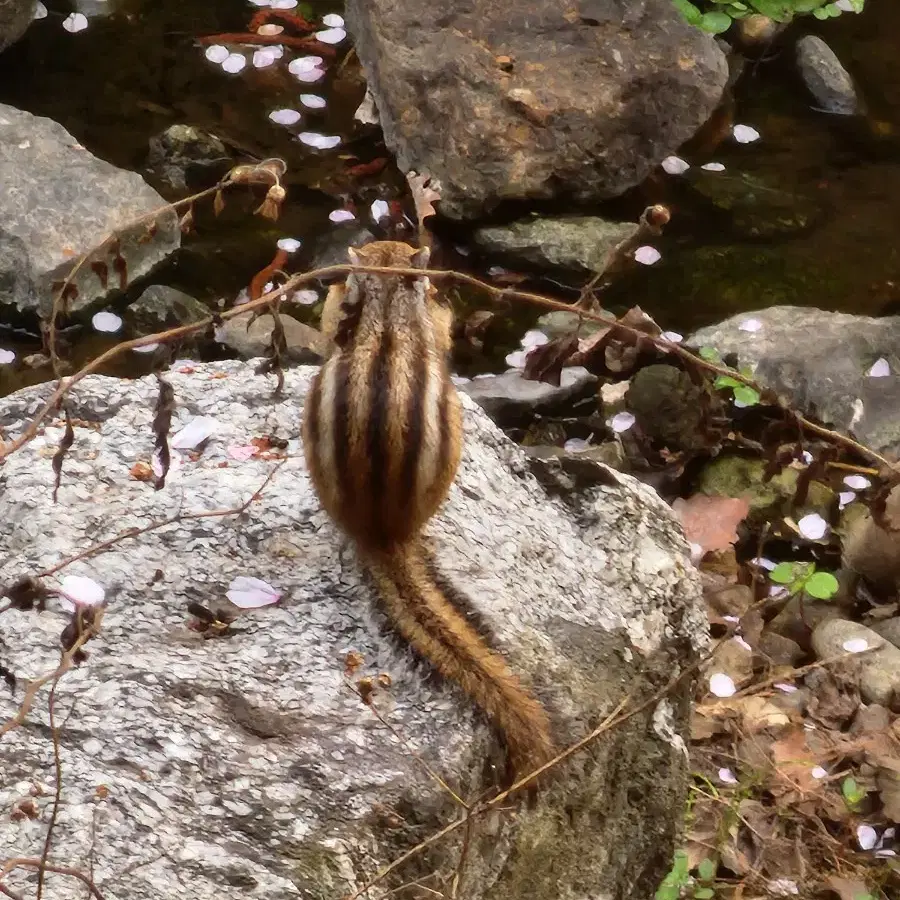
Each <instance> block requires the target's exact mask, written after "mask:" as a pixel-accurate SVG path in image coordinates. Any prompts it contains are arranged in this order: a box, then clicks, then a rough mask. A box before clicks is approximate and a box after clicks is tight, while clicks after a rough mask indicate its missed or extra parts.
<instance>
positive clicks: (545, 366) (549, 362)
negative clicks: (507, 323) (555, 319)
mask: <svg viewBox="0 0 900 900" xmlns="http://www.w3.org/2000/svg"><path fill="white" fill-rule="evenodd" d="M577 349H578V338H577V336H576V335H574V334H567V335H564V336H563V337H559V338H555V339H554V340H552V341H548V342H547V343H546V344H543V345H542V346H540V347H535V348H534V349H533V350H532V351H531V352H530V353H529V354H528V356H527V357H525V370H524V372H523V373H522V375H523V377H524V378H527V379H529V380H530V381H544V382H546V383H547V384H552V385H555V386H556V387H559V382H560V378H561V376H562V369H563V366H564V365H565V364H566V362H567V361H568V360H569V359H570V357H571V356H572V354H573V353H574V352H575V351H576V350H577Z"/></svg>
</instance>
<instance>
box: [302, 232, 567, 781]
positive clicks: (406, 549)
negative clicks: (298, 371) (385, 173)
mask: <svg viewBox="0 0 900 900" xmlns="http://www.w3.org/2000/svg"><path fill="white" fill-rule="evenodd" d="M348 253H349V256H350V261H351V262H352V263H353V264H354V265H365V266H377V267H385V268H387V267H391V268H405V269H409V268H424V267H425V265H427V261H428V257H429V252H428V250H427V248H423V249H421V250H416V249H415V248H413V247H411V246H409V245H408V244H404V243H400V242H397V241H377V242H374V243H371V244H368V245H365V246H363V247H361V248H359V249H356V250H354V249H353V248H351V249H350V250H349V251H348ZM452 324H453V313H452V310H451V309H450V307H449V306H448V305H447V304H445V303H443V302H442V301H441V300H440V298H439V296H438V293H437V291H436V290H435V288H434V287H433V285H432V284H431V283H430V282H429V280H428V278H426V277H424V276H423V277H419V278H416V277H413V276H409V275H398V276H396V277H394V276H387V275H384V274H376V273H365V272H352V273H350V275H349V276H348V277H347V280H346V283H345V284H343V285H335V286H333V287H332V288H331V289H330V290H329V292H328V297H327V299H326V302H325V307H324V310H323V312H322V330H323V331H324V332H325V333H326V335H327V336H328V337H330V338H332V339H333V342H334V346H333V350H332V352H331V355H330V356H329V358H328V359H327V360H326V361H325V363H324V364H323V365H322V367H321V369H320V370H319V372H318V373H317V374H316V376H315V378H314V379H313V382H312V385H311V387H310V390H309V393H308V395H307V397H306V401H305V405H304V416H303V447H304V453H305V455H306V461H307V466H308V468H309V472H310V475H311V477H312V481H313V486H314V487H315V490H316V493H317V494H318V496H319V498H320V500H321V502H322V505H323V506H324V507H325V510H326V511H327V512H328V514H329V515H330V516H331V518H332V519H333V520H334V521H335V522H336V523H337V525H338V526H339V527H340V528H341V529H342V530H343V531H344V532H345V533H346V534H348V535H349V536H350V537H351V538H352V539H353V540H354V542H355V543H356V546H357V548H358V551H359V554H360V558H361V560H362V562H363V564H364V565H365V566H366V568H368V570H369V571H370V572H371V574H372V576H373V578H374V581H375V586H376V588H377V591H378V593H379V595H380V599H381V601H382V603H383V606H384V609H385V611H386V613H387V616H388V619H389V620H390V622H391V624H392V626H393V627H394V628H395V629H396V631H397V632H399V634H400V635H401V636H402V637H403V639H404V640H406V641H407V642H408V643H409V644H410V645H411V647H412V648H413V649H414V650H415V651H416V652H417V653H418V654H419V655H420V656H422V657H424V658H425V659H426V660H428V662H430V663H431V665H432V666H433V667H434V668H435V669H436V670H437V671H438V672H439V673H440V674H441V675H442V676H444V677H445V678H448V679H450V680H452V681H454V682H456V683H457V684H458V685H459V686H460V687H462V689H463V690H464V691H465V692H466V693H467V694H468V696H469V697H470V698H471V699H472V700H473V701H474V702H475V704H476V705H477V706H478V707H480V709H481V710H482V711H483V712H484V713H486V714H487V716H488V717H489V718H490V719H491V720H492V722H493V723H494V725H495V726H496V728H497V729H498V731H499V732H500V734H501V736H502V737H503V739H504V741H505V744H506V749H507V756H508V763H509V771H508V773H507V774H508V776H509V777H511V778H512V779H514V780H515V779H517V778H519V777H521V776H523V775H525V774H527V773H528V772H530V771H532V770H533V769H535V768H537V767H539V766H540V765H542V764H544V763H545V762H547V761H548V760H549V759H550V758H552V756H553V742H552V740H551V737H550V724H549V720H548V718H547V714H546V712H545V711H544V709H543V707H542V706H541V705H540V703H539V702H538V701H537V700H536V699H535V698H534V697H533V696H532V695H531V694H530V693H529V692H528V691H527V690H526V689H525V688H524V687H523V686H522V685H521V684H520V683H519V681H518V679H517V678H516V676H515V675H513V673H512V672H511V671H510V669H509V667H508V665H507V664H506V661H505V660H504V659H503V657H502V656H500V655H499V654H498V653H496V652H495V651H493V650H492V649H490V648H489V647H488V646H487V644H486V643H485V642H484V641H483V640H482V638H481V636H480V635H479V634H478V632H477V631H476V630H475V629H474V628H473V627H472V626H471V625H470V624H469V623H468V622H467V621H466V618H465V617H464V615H463V614H462V613H461V612H460V611H459V610H458V609H457V608H456V607H455V606H454V605H453V603H452V601H451V600H450V599H449V598H448V596H447V593H446V592H445V590H443V589H442V588H441V587H440V586H439V585H438V582H437V581H436V580H435V577H434V574H433V570H432V565H431V560H430V556H429V553H428V550H427V547H426V544H425V542H424V541H423V538H422V536H421V532H422V528H423V526H424V525H425V523H426V522H427V521H428V520H429V519H430V518H431V517H432V515H434V513H435V511H436V510H437V509H438V507H440V505H441V504H442V503H443V502H444V500H445V499H446V497H447V493H448V492H449V490H450V485H451V483H452V482H453V479H454V477H455V475H456V470H457V467H458V465H459V461H460V456H461V452H462V405H461V403H460V400H459V397H458V395H457V393H456V388H455V386H454V384H453V382H452V380H451V378H450V371H449V365H448V357H449V352H450V346H451V329H452Z"/></svg>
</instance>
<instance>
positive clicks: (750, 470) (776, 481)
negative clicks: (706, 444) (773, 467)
mask: <svg viewBox="0 0 900 900" xmlns="http://www.w3.org/2000/svg"><path fill="white" fill-rule="evenodd" d="M765 468H766V463H765V461H764V460H761V459H753V458H751V457H747V456H720V457H719V458H718V459H714V460H712V461H711V462H710V463H709V464H708V465H706V466H705V467H704V469H703V471H702V472H701V473H700V477H699V479H698V482H697V490H698V491H700V492H701V493H703V494H710V495H714V496H721V497H744V498H745V499H746V500H747V502H748V503H749V504H750V512H749V515H748V517H747V520H748V522H749V523H750V524H751V525H753V524H761V523H763V522H765V521H768V520H769V519H772V518H777V517H779V516H783V515H787V514H789V513H790V514H792V515H793V517H794V518H795V519H796V518H797V517H799V516H803V515H806V514H807V513H813V512H817V513H819V514H820V515H823V516H824V515H825V513H826V512H827V510H828V507H829V505H830V504H831V500H832V497H833V496H834V494H833V492H832V491H831V490H830V489H829V488H827V487H825V485H823V484H820V483H819V482H817V481H813V482H812V483H811V484H810V486H809V491H808V492H807V497H806V502H805V503H804V504H803V506H802V507H800V509H797V510H793V511H792V510H791V501H792V499H793V497H794V494H795V493H796V490H797V481H798V479H799V478H800V471H799V470H798V469H795V468H791V467H787V468H784V469H782V470H781V472H780V473H778V474H777V475H776V476H775V477H774V478H772V479H770V480H769V481H763V474H764V473H765Z"/></svg>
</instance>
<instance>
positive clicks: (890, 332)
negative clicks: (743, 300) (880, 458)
mask: <svg viewBox="0 0 900 900" xmlns="http://www.w3.org/2000/svg"><path fill="white" fill-rule="evenodd" d="M747 319H755V320H757V321H758V322H759V323H760V324H761V327H760V328H759V330H757V331H755V332H753V333H748V332H747V331H742V330H741V329H740V327H739V326H740V325H741V323H742V322H744V321H746V320H747ZM687 343H688V344H690V345H691V346H694V347H699V346H702V345H709V346H712V347H715V348H716V349H717V350H718V351H719V352H720V353H723V354H724V353H736V354H737V356H738V359H739V360H740V363H741V364H742V365H749V366H752V367H754V369H755V377H756V378H757V379H758V380H759V381H761V382H762V383H763V384H765V385H768V386H769V387H771V388H773V389H774V390H775V391H777V392H778V393H779V394H781V395H782V396H784V397H786V398H787V399H788V401H789V402H790V404H791V405H792V406H793V407H794V409H799V410H805V411H807V412H810V413H813V414H814V415H817V416H819V417H820V418H821V419H822V420H823V421H824V422H826V423H827V424H830V425H831V426H833V427H834V428H837V429H838V430H840V431H843V432H847V431H851V430H852V431H853V432H854V433H855V434H856V436H857V437H858V438H859V439H860V440H861V441H862V442H863V443H864V444H866V445H868V446H870V447H872V448H873V449H874V450H877V451H878V452H879V453H885V454H887V455H889V456H897V455H898V454H900V376H898V374H893V373H900V349H898V348H900V316H886V317H884V318H879V319H875V318H869V317H867V316H852V315H846V314H844V313H833V312H825V311H824V310H820V309H812V308H809V307H796V306H773V307H771V308H769V309H763V310H759V311H756V312H751V313H742V314H740V315H736V316H733V317H731V318H729V319H726V320H725V321H724V322H721V323H720V324H718V325H711V326H709V327H707V328H702V329H700V330H699V331H697V332H695V333H694V334H692V335H691V336H690V337H688V339H687ZM880 358H884V359H885V360H886V361H887V363H888V365H889V368H890V371H891V373H892V374H890V375H888V376H887V377H884V378H874V377H871V376H869V375H868V374H867V372H868V370H869V369H870V368H871V366H872V364H873V363H875V362H876V361H877V360H878V359H880Z"/></svg>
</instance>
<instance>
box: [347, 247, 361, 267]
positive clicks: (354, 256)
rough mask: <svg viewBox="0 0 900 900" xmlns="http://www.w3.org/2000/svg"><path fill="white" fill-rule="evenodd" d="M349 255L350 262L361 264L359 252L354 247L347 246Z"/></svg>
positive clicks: (355, 264)
mask: <svg viewBox="0 0 900 900" xmlns="http://www.w3.org/2000/svg"><path fill="white" fill-rule="evenodd" d="M347 256H348V257H349V258H350V263H351V264H352V265H354V266H359V265H361V263H360V260H359V254H358V253H357V252H356V249H355V248H354V247H348V248H347Z"/></svg>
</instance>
